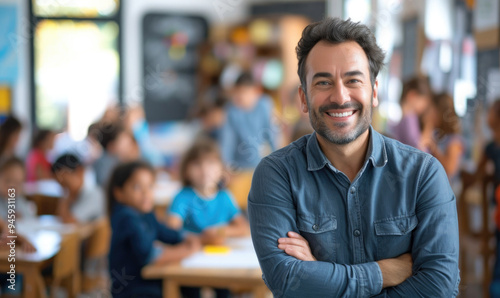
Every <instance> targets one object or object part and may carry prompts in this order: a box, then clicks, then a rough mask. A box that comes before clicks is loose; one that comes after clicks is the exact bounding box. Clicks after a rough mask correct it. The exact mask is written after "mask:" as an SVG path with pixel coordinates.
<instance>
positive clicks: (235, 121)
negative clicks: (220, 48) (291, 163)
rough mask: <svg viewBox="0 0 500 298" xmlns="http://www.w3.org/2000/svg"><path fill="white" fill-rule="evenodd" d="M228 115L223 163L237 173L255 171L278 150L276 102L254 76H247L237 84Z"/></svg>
mask: <svg viewBox="0 0 500 298" xmlns="http://www.w3.org/2000/svg"><path fill="white" fill-rule="evenodd" d="M226 113H227V119H226V121H225V123H224V125H223V126H222V131H221V140H220V146H221V153H222V159H223V160H224V162H225V163H226V164H227V165H229V166H231V167H234V168H237V169H241V170H251V169H254V168H255V167H256V166H257V164H258V163H259V162H260V160H261V158H262V157H263V156H265V155H266V154H267V153H270V152H272V151H274V150H276V149H277V142H276V136H277V134H276V131H275V126H274V125H273V124H272V116H273V102H272V100H271V98H270V97H269V96H267V95H265V94H264V93H263V92H262V87H261V86H260V84H259V83H258V82H257V81H255V80H254V78H253V76H252V74H251V73H249V72H244V73H242V74H241V75H240V76H239V78H238V79H237V80H236V83H235V85H234V87H233V89H232V91H231V103H230V104H229V105H228V107H227V109H226ZM266 145H268V146H269V147H268V148H267V150H266Z"/></svg>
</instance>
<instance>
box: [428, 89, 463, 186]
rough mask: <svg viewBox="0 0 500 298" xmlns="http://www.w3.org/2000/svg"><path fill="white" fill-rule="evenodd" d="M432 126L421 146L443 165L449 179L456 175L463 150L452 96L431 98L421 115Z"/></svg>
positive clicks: (445, 95)
mask: <svg viewBox="0 0 500 298" xmlns="http://www.w3.org/2000/svg"><path fill="white" fill-rule="evenodd" d="M423 117H424V118H425V122H427V123H428V124H430V125H431V127H432V128H433V135H432V137H431V138H428V139H425V138H424V139H423V140H422V146H424V147H426V148H428V150H429V152H430V153H431V154H432V155H433V156H434V157H435V158H436V159H437V160H439V162H441V164H442V165H443V167H444V170H445V171H446V174H447V175H448V178H450V180H454V178H456V177H457V174H458V170H459V168H460V161H461V160H462V155H463V152H464V144H463V140H462V136H461V135H460V133H461V128H460V118H459V117H458V115H457V113H456V112H455V106H454V102H453V98H452V97H451V96H449V95H448V94H444V93H443V94H438V95H435V96H434V97H433V98H432V105H431V108H430V109H428V110H427V111H426V113H425V115H424V116H423Z"/></svg>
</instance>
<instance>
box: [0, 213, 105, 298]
mask: <svg viewBox="0 0 500 298" xmlns="http://www.w3.org/2000/svg"><path fill="white" fill-rule="evenodd" d="M96 224H97V221H94V222H90V223H86V224H82V225H79V224H63V223H61V221H60V220H59V219H58V218H57V217H56V216H52V215H42V216H39V217H37V218H35V219H20V220H18V221H17V222H16V231H17V233H18V234H20V235H23V236H24V237H25V238H27V239H28V240H29V241H30V242H31V243H32V244H33V245H34V246H35V247H36V249H37V251H36V252H35V253H23V252H21V251H19V249H18V250H17V252H16V262H15V265H16V275H18V274H22V275H23V297H26V298H32V297H33V298H38V297H46V296H47V295H46V285H45V282H44V279H43V277H42V274H41V271H42V269H43V268H45V267H46V266H47V265H48V264H50V263H52V261H53V258H54V256H55V255H56V254H57V253H58V252H59V250H60V244H61V240H62V237H64V235H67V234H71V233H77V234H78V236H79V238H80V239H81V240H82V241H83V240H85V239H88V238H89V237H90V236H91V235H92V234H93V233H94V231H95V229H96ZM8 255H9V252H8V251H3V250H2V251H0V272H7V271H9V270H10V267H9V266H10V264H11V263H9V262H8ZM78 274H80V273H78Z"/></svg>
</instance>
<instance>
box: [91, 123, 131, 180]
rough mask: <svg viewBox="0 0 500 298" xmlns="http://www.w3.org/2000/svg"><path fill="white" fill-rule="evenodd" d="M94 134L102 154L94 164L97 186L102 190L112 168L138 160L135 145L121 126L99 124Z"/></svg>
mask: <svg viewBox="0 0 500 298" xmlns="http://www.w3.org/2000/svg"><path fill="white" fill-rule="evenodd" d="M99 125H100V127H99V132H95V135H96V137H97V139H98V140H99V143H100V144H101V146H102V149H103V152H102V154H101V156H100V157H99V158H98V159H97V160H96V161H95V163H94V170H95V174H96V180H97V184H98V185H99V186H101V187H102V188H104V187H105V186H106V183H107V181H108V179H109V175H110V174H111V171H112V170H113V168H114V167H115V166H116V165H117V164H118V163H120V162H125V161H130V160H134V159H137V158H139V156H138V152H137V144H136V143H135V141H134V138H133V137H132V135H131V134H130V133H129V132H128V131H126V130H125V128H124V127H123V126H122V125H121V124H111V123H108V124H104V123H102V124H99Z"/></svg>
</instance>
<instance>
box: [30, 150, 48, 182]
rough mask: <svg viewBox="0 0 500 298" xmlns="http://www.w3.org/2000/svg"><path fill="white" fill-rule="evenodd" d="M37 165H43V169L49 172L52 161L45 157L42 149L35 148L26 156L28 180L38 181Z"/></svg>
mask: <svg viewBox="0 0 500 298" xmlns="http://www.w3.org/2000/svg"><path fill="white" fill-rule="evenodd" d="M37 166H39V167H41V168H42V170H43V171H44V172H45V171H46V172H47V173H50V171H51V170H50V166H51V165H50V162H49V161H48V160H47V157H45V153H43V151H42V150H40V149H33V150H31V151H30V153H29V154H28V157H27V158H26V180H27V181H28V182H33V181H36V180H37V179H36V168H37Z"/></svg>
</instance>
